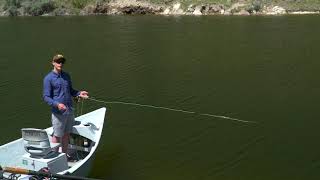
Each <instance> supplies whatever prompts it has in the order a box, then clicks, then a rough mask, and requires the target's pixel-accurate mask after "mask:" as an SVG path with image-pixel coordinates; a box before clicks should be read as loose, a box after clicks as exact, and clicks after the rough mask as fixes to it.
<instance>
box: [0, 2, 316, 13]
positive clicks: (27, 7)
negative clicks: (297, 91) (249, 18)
mask: <svg viewBox="0 0 320 180" xmlns="http://www.w3.org/2000/svg"><path fill="white" fill-rule="evenodd" d="M114 1H116V0H0V13H2V15H9V16H19V15H22V16H25V15H31V16H40V15H44V14H51V15H66V14H79V12H81V11H84V10H85V9H86V8H87V7H88V6H93V7H98V6H99V8H100V7H102V6H101V5H103V4H105V3H108V2H114ZM118 1H119V2H120V3H121V1H122V0H118ZM126 1H129V0H126ZM135 1H138V2H148V3H150V4H155V5H160V6H171V5H173V4H174V3H177V2H179V3H181V5H182V7H181V8H183V9H184V10H186V9H187V8H188V7H189V6H190V5H195V6H196V5H203V6H206V5H221V6H222V7H224V8H225V9H228V8H230V7H232V5H234V4H236V3H239V4H245V6H239V7H236V8H234V9H232V10H231V13H236V12H239V11H241V10H243V9H244V10H245V11H247V12H249V13H255V12H261V11H262V10H263V8H264V7H265V6H270V7H272V6H281V7H283V8H285V9H286V11H288V12H290V11H320V0H135ZM91 11H92V9H91ZM100 12H106V11H103V10H101V11H100ZM84 14H85V13H84Z"/></svg>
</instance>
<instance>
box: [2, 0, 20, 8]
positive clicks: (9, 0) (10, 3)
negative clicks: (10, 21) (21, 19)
mask: <svg viewBox="0 0 320 180" xmlns="http://www.w3.org/2000/svg"><path fill="white" fill-rule="evenodd" d="M20 7H21V0H6V1H5V4H4V6H3V9H4V10H10V9H18V8H20Z"/></svg>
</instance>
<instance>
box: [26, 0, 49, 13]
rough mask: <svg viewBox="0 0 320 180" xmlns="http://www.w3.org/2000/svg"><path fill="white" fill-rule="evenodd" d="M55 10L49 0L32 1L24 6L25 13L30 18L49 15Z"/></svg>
mask: <svg viewBox="0 0 320 180" xmlns="http://www.w3.org/2000/svg"><path fill="white" fill-rule="evenodd" d="M54 9H55V5H54V3H53V1H51V0H34V1H33V2H31V3H29V4H28V5H27V6H26V13H28V14H30V15H32V16H40V15H42V14H45V13H50V12H52V11H53V10H54Z"/></svg>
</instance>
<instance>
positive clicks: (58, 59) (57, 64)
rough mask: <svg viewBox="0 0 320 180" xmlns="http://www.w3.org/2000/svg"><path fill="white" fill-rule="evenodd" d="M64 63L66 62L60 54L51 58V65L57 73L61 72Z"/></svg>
mask: <svg viewBox="0 0 320 180" xmlns="http://www.w3.org/2000/svg"><path fill="white" fill-rule="evenodd" d="M65 62H66V59H65V58H64V57H63V55H61V54H57V55H55V56H53V58H52V65H53V67H54V69H55V70H56V71H58V72H60V71H61V70H62V66H63V64H64V63H65Z"/></svg>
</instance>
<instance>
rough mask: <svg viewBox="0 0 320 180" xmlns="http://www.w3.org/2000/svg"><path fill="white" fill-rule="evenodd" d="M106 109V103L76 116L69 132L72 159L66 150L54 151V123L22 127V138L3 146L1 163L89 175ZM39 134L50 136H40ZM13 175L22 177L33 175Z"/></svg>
mask: <svg viewBox="0 0 320 180" xmlns="http://www.w3.org/2000/svg"><path fill="white" fill-rule="evenodd" d="M105 112H106V108H104V107H103V108H100V109H97V110H95V111H92V112H89V113H87V114H84V115H81V116H79V117H77V118H76V119H75V120H76V125H74V126H73V130H72V133H71V134H70V142H69V153H68V154H70V155H71V157H72V159H73V160H72V161H69V160H67V156H66V154H65V153H59V152H56V151H54V149H53V148H54V147H55V148H56V147H57V144H54V143H51V138H52V133H53V129H52V127H49V128H47V129H45V130H39V129H33V128H27V129H22V134H23V138H20V139H17V140H15V141H12V142H9V143H7V144H4V145H2V146H0V165H1V166H2V167H16V168H22V169H28V170H31V171H39V170H41V169H43V168H47V169H49V171H50V173H55V174H60V175H67V174H72V175H73V176H87V175H88V173H89V171H90V166H91V163H92V161H93V158H94V153H95V151H96V149H97V147H98V145H99V141H100V138H101V135H102V129H103V124H104V119H105ZM41 133H44V134H45V135H43V134H42V135H41ZM40 136H42V137H47V138H40ZM39 139H41V140H39ZM36 141H37V142H36ZM46 143H49V145H48V147H49V148H46ZM33 146H34V147H33ZM10 175H11V176H13V175H12V174H10V173H4V177H5V178H8V177H9V176H10ZM14 176H16V177H17V178H16V179H19V180H24V179H29V178H30V175H20V174H19V175H14Z"/></svg>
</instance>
